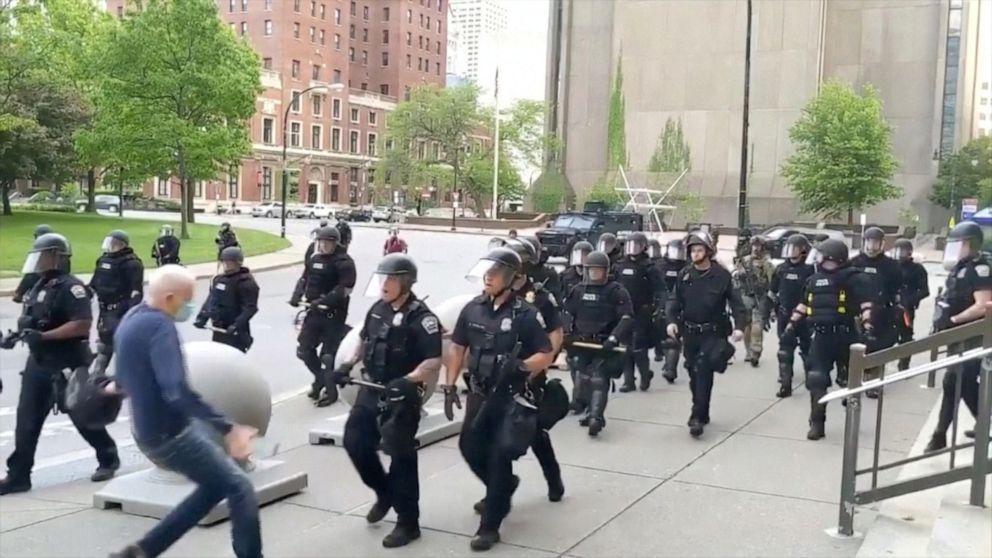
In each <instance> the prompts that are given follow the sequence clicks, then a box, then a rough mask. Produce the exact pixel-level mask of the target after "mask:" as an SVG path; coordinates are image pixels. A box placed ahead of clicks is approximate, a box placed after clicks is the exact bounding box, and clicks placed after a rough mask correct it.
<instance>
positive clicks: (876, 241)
mask: <svg viewBox="0 0 992 558" xmlns="http://www.w3.org/2000/svg"><path fill="white" fill-rule="evenodd" d="M882 244H883V241H882V239H881V238H865V239H863V241H862V243H861V251H862V252H864V253H865V255H866V256H869V257H872V258H874V257H875V256H877V255H879V254H881V253H882Z"/></svg>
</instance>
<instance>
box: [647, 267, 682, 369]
mask: <svg viewBox="0 0 992 558" xmlns="http://www.w3.org/2000/svg"><path fill="white" fill-rule="evenodd" d="M685 265H686V263H685V260H672V259H669V258H664V257H663V258H661V259H660V261H659V263H658V269H659V271H660V272H661V276H662V277H664V278H665V290H666V291H667V292H668V293H669V295H671V293H674V292H675V282H676V281H677V280H678V277H679V272H680V271H682V269H683V268H685ZM666 303H667V300H666ZM655 329H656V330H657V334H656V335H657V342H656V344H655V348H654V350H655V360H660V357H659V355H662V354H663V355H664V360H665V362H664V364H662V369H663V372H662V373H661V375H662V377H664V378H665V380H667V381H668V383H672V382H674V381H675V378H677V377H678V375H679V370H678V366H679V353H680V352H681V351H682V343H681V342H680V341H679V340H678V339H672V338H671V337H669V336H668V334H667V333H665V320H658V323H656V324H655Z"/></svg>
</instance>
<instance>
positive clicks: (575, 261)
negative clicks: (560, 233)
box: [568, 240, 593, 266]
mask: <svg viewBox="0 0 992 558" xmlns="http://www.w3.org/2000/svg"><path fill="white" fill-rule="evenodd" d="M592 250H593V248H592V244H590V243H589V242H586V241H585V240H580V241H578V242H576V243H575V244H573V245H572V253H571V254H570V255H569V259H568V265H576V266H581V265H583V264H584V263H585V261H586V257H587V256H588V255H589V253H590V252H592Z"/></svg>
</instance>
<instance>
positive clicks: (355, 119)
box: [351, 107, 361, 124]
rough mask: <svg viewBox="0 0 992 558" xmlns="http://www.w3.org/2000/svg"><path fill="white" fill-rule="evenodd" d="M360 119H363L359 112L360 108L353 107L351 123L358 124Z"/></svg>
mask: <svg viewBox="0 0 992 558" xmlns="http://www.w3.org/2000/svg"><path fill="white" fill-rule="evenodd" d="M360 120H361V115H360V114H359V112H358V109H357V108H354V107H352V109H351V123H352V124H358V122H359V121H360Z"/></svg>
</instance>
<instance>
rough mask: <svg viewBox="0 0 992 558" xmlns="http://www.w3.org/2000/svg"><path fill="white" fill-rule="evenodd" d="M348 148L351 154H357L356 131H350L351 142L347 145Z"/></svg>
mask: <svg viewBox="0 0 992 558" xmlns="http://www.w3.org/2000/svg"><path fill="white" fill-rule="evenodd" d="M348 148H349V151H350V152H351V153H355V154H357V153H358V148H359V145H358V130H352V131H351V141H350V142H349V144H348Z"/></svg>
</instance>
